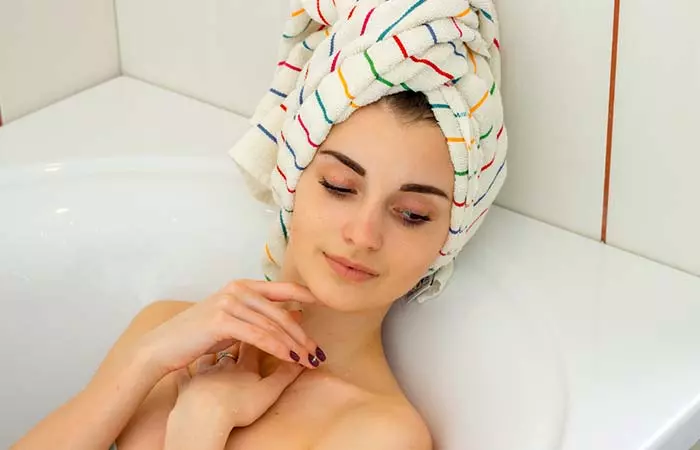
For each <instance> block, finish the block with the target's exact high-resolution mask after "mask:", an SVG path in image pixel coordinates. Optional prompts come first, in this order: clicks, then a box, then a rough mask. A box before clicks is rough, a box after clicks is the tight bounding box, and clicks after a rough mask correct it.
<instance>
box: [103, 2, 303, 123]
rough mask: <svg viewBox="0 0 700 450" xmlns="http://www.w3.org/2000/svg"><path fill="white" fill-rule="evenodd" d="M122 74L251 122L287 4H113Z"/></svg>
mask: <svg viewBox="0 0 700 450" xmlns="http://www.w3.org/2000/svg"><path fill="white" fill-rule="evenodd" d="M116 9H117V18H118V23H119V37H120V48H121V56H122V68H123V71H124V73H125V74H126V75H131V76H133V77H136V78H140V79H142V80H146V81H149V82H152V83H154V84H157V85H160V86H163V87H167V88H170V89H173V90H175V91H178V92H181V93H183V94H186V95H189V96H192V97H195V98H198V99H200V100H203V101H206V102H209V103H212V104H215V105H218V106H221V107H223V108H226V109H229V110H231V111H234V112H237V113H240V114H243V115H247V116H250V115H252V114H253V111H254V108H255V105H256V104H257V102H258V101H259V100H260V98H261V96H262V95H263V94H264V92H265V91H266V90H267V89H268V87H269V83H270V82H271V81H272V76H273V74H274V70H275V63H276V62H277V54H278V45H279V42H280V39H281V33H282V29H283V24H284V21H285V20H286V18H287V16H288V14H289V3H288V2H287V1H279V0H275V1H269V0H266V1H245V2H243V1H230V0H225V1H224V0H196V1H195V0H116Z"/></svg>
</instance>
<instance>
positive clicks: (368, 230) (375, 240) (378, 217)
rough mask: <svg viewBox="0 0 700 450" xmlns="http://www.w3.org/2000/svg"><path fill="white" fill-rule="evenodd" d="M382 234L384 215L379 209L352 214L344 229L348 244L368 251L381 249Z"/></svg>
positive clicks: (367, 209)
mask: <svg viewBox="0 0 700 450" xmlns="http://www.w3.org/2000/svg"><path fill="white" fill-rule="evenodd" d="M382 233H383V232H382V213H381V211H380V210H379V208H363V209H362V210H360V211H357V212H356V213H354V214H351V215H350V217H348V220H347V222H346V224H345V226H344V227H343V238H344V239H345V241H346V242H348V243H349V244H352V245H355V246H358V247H362V248H364V249H367V250H378V249H380V248H381V246H382V243H383V242H382V241H383V238H382Z"/></svg>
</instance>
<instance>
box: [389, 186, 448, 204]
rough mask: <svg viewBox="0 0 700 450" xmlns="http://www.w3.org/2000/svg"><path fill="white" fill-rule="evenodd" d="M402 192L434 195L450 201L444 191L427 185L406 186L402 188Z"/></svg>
mask: <svg viewBox="0 0 700 450" xmlns="http://www.w3.org/2000/svg"><path fill="white" fill-rule="evenodd" d="M400 190H401V191H403V192H418V193H419V194H433V195H437V196H439V197H444V198H445V199H446V200H449V199H450V198H449V197H448V196H447V194H445V191H443V190H442V189H439V188H436V187H435V186H430V185H427V184H413V183H411V184H404V185H403V186H401V189H400Z"/></svg>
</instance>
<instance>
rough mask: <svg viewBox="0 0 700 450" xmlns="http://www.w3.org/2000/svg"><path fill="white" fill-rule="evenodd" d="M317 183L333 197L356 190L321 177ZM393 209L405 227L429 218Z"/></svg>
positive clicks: (342, 196)
mask: <svg viewBox="0 0 700 450" xmlns="http://www.w3.org/2000/svg"><path fill="white" fill-rule="evenodd" d="M319 184H321V186H323V187H324V188H325V189H326V191H327V192H328V193H329V194H331V195H332V196H334V197H338V198H344V197H347V196H348V195H349V194H356V191H355V190H354V189H350V188H344V187H341V186H336V185H334V184H331V183H329V182H328V180H326V179H325V178H321V180H320V181H319ZM394 211H395V212H396V213H397V214H398V216H399V218H400V220H401V222H402V223H403V224H404V225H405V226H407V227H415V226H418V225H421V224H423V223H426V222H430V220H431V219H430V217H429V216H423V215H420V214H416V213H414V212H412V211H410V210H406V209H400V208H397V209H395V210H394Z"/></svg>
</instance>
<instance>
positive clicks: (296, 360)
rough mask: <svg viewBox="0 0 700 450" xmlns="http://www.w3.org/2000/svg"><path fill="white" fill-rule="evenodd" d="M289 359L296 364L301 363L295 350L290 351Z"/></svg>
mask: <svg viewBox="0 0 700 450" xmlns="http://www.w3.org/2000/svg"><path fill="white" fill-rule="evenodd" d="M289 357H290V358H292V359H293V360H294V362H299V360H300V359H301V358H299V355H297V353H296V352H295V351H294V350H290V351H289Z"/></svg>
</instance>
